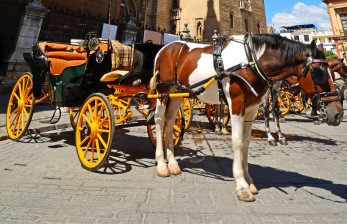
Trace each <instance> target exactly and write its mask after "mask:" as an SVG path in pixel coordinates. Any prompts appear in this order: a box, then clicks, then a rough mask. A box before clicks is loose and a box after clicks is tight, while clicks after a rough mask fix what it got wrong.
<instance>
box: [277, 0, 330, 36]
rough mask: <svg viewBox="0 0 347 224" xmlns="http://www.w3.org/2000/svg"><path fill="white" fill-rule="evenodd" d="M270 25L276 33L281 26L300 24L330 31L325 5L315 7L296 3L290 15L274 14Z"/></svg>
mask: <svg viewBox="0 0 347 224" xmlns="http://www.w3.org/2000/svg"><path fill="white" fill-rule="evenodd" d="M272 24H274V27H275V29H276V31H279V30H280V29H279V28H280V27H281V26H292V25H301V24H315V25H316V26H317V28H318V29H320V30H331V26H330V20H329V15H328V12H327V9H326V5H325V4H320V5H319V6H315V5H305V4H304V3H302V2H297V3H296V4H295V5H294V6H293V9H292V12H291V13H276V14H275V15H274V16H273V17H272Z"/></svg>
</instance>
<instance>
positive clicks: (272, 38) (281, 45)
mask: <svg viewBox="0 0 347 224" xmlns="http://www.w3.org/2000/svg"><path fill="white" fill-rule="evenodd" d="M252 42H253V47H254V48H255V50H256V51H258V50H260V49H261V48H262V46H263V45H264V44H265V45H266V47H268V48H271V49H274V50H280V51H281V52H282V54H281V56H282V57H283V59H284V60H285V61H287V62H288V65H289V66H290V65H295V63H296V60H295V58H296V56H297V54H302V53H303V51H304V50H305V49H307V46H306V45H305V44H303V43H300V42H298V41H294V40H290V39H288V38H286V37H282V36H280V35H277V34H254V35H252Z"/></svg>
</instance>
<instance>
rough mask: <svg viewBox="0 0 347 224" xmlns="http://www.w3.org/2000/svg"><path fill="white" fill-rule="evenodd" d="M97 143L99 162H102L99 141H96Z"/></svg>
mask: <svg viewBox="0 0 347 224" xmlns="http://www.w3.org/2000/svg"><path fill="white" fill-rule="evenodd" d="M95 143H96V153H97V155H98V160H100V159H101V153H100V144H99V139H95Z"/></svg>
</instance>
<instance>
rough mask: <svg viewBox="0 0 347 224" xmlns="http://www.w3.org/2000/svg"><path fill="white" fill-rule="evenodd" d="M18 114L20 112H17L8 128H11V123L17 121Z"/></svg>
mask: <svg viewBox="0 0 347 224" xmlns="http://www.w3.org/2000/svg"><path fill="white" fill-rule="evenodd" d="M19 114H20V111H17V113H16V115H15V116H14V118H13V120H12V121H11V124H10V127H12V126H13V123H14V122H15V121H16V120H17V119H18V116H19ZM13 132H14V131H13Z"/></svg>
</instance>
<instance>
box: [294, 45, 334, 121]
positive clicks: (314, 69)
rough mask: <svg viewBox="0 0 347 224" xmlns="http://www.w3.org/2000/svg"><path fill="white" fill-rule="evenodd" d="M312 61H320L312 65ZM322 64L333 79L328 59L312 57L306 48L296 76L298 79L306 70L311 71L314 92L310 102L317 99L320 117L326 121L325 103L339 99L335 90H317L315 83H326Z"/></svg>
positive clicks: (305, 73) (303, 75) (305, 74)
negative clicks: (298, 73)
mask: <svg viewBox="0 0 347 224" xmlns="http://www.w3.org/2000/svg"><path fill="white" fill-rule="evenodd" d="M314 63H320V65H318V66H313V65H312V64H314ZM323 64H325V65H326V66H327V70H328V74H329V78H330V79H331V80H332V81H333V79H332V70H331V68H330V67H329V64H328V60H327V59H313V58H312V54H311V51H310V50H308V52H307V53H306V57H305V60H304V67H303V69H302V73H301V74H300V75H299V76H298V81H299V80H300V79H301V78H302V77H305V78H306V76H307V73H308V71H310V72H311V77H312V82H313V87H314V90H315V94H314V95H313V97H312V102H314V101H315V100H317V101H318V103H319V105H320V113H321V118H322V119H323V122H326V121H327V117H328V115H327V113H326V107H325V105H326V104H327V103H330V102H333V101H340V97H339V95H338V93H337V91H333V92H319V91H318V88H317V85H322V84H324V83H326V82H327V81H328V80H327V79H328V77H327V74H326V72H325V70H324V69H323ZM330 96H334V98H330V99H323V97H330Z"/></svg>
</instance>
